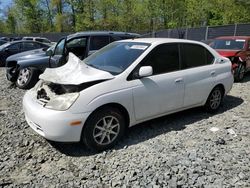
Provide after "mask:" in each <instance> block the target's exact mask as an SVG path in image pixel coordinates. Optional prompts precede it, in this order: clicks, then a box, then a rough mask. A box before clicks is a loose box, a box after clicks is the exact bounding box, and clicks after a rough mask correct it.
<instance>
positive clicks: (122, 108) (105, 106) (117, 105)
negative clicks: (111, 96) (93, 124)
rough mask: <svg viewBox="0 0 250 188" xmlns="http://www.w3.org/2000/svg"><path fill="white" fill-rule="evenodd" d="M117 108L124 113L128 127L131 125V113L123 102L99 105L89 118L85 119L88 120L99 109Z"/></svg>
mask: <svg viewBox="0 0 250 188" xmlns="http://www.w3.org/2000/svg"><path fill="white" fill-rule="evenodd" d="M109 107H111V108H115V109H118V110H119V111H120V112H121V113H122V115H123V116H124V118H125V124H126V128H128V127H129V125H130V116H129V113H128V110H127V109H126V108H125V107H124V106H123V105H121V104H119V103H107V104H103V105H102V106H99V107H98V108H96V109H95V110H94V111H93V112H92V113H91V114H90V115H89V116H88V118H87V120H86V121H85V123H86V122H87V121H88V119H89V118H90V116H91V115H93V114H94V113H95V112H97V111H100V110H102V109H105V108H109Z"/></svg>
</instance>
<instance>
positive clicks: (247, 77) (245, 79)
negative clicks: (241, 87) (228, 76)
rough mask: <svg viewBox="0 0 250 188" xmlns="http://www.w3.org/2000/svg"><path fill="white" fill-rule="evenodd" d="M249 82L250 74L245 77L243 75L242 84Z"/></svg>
mask: <svg viewBox="0 0 250 188" xmlns="http://www.w3.org/2000/svg"><path fill="white" fill-rule="evenodd" d="M249 81H250V72H247V73H246V74H245V75H244V78H243V80H242V83H245V82H249Z"/></svg>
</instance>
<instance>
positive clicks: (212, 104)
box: [205, 86, 223, 113]
mask: <svg viewBox="0 0 250 188" xmlns="http://www.w3.org/2000/svg"><path fill="white" fill-rule="evenodd" d="M222 99H223V91H222V89H221V88H220V87H218V86H217V87H215V88H214V89H213V90H212V91H211V93H210V94H209V96H208V98H207V102H206V104H205V109H206V110H207V111H208V112H211V113H213V112H217V111H218V109H219V107H220V105H221V102H222Z"/></svg>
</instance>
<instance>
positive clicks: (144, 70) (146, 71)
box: [139, 66, 153, 78]
mask: <svg viewBox="0 0 250 188" xmlns="http://www.w3.org/2000/svg"><path fill="white" fill-rule="evenodd" d="M152 74H153V68H152V67H151V66H143V67H141V68H140V69H139V77H140V78H143V77H147V76H151V75H152Z"/></svg>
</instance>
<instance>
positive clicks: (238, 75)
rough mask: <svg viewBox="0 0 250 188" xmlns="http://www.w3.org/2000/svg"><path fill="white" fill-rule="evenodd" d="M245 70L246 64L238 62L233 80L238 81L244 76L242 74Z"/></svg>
mask: <svg viewBox="0 0 250 188" xmlns="http://www.w3.org/2000/svg"><path fill="white" fill-rule="evenodd" d="M245 72H246V66H245V65H243V64H240V65H239V67H238V68H237V69H236V70H235V78H234V79H235V81H237V82H240V81H242V80H243V78H244V74H245Z"/></svg>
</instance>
